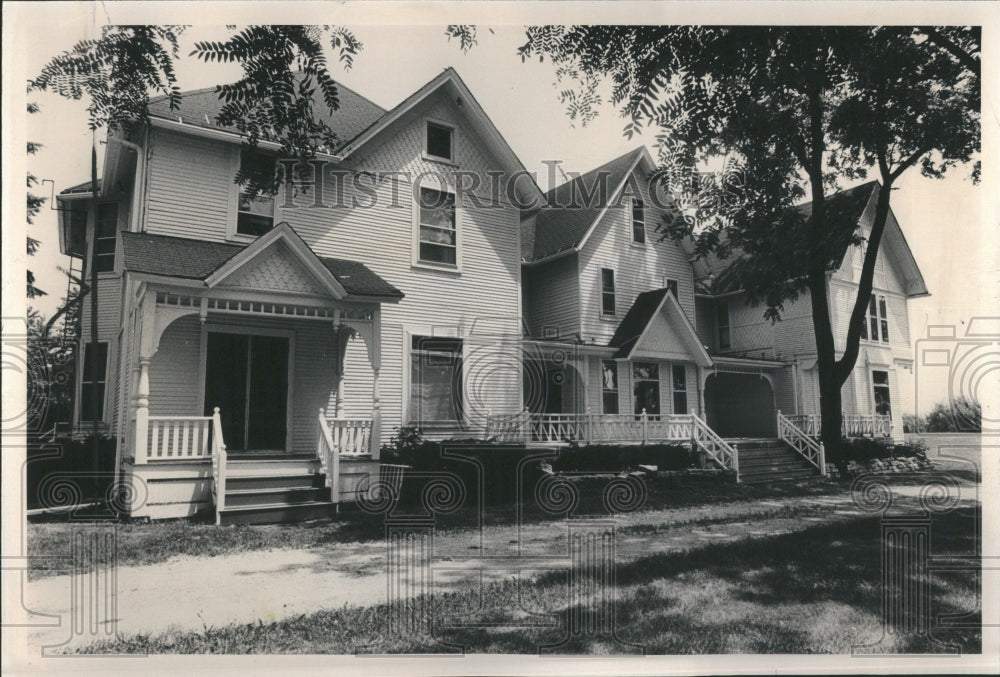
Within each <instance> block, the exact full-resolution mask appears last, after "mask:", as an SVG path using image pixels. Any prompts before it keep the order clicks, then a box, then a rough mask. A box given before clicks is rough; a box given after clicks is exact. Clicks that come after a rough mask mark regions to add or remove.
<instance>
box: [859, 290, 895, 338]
mask: <svg viewBox="0 0 1000 677" xmlns="http://www.w3.org/2000/svg"><path fill="white" fill-rule="evenodd" d="M861 338H863V339H871V340H872V341H882V342H883V343H888V342H889V313H888V308H887V307H886V300H885V297H884V296H879V297H877V298H876V297H875V294H872V295H871V298H870V299H869V300H868V312H867V313H865V322H864V324H862V325H861Z"/></svg>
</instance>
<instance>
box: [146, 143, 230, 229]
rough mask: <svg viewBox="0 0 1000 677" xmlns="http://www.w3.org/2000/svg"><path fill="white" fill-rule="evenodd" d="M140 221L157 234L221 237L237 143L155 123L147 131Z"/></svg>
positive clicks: (227, 209)
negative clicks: (148, 150)
mask: <svg viewBox="0 0 1000 677" xmlns="http://www.w3.org/2000/svg"><path fill="white" fill-rule="evenodd" d="M150 145H151V149H152V150H151V153H150V157H149V163H148V174H147V176H148V178H147V192H146V209H145V220H146V222H145V224H144V227H145V229H146V231H148V232H150V233H158V234H160V235H174V236H177V237H191V238H197V239H199V240H211V241H214V242H221V241H223V240H225V239H226V225H227V223H228V221H229V219H230V218H235V215H232V216H231V215H230V214H229V204H230V200H229V196H230V192H231V190H232V186H233V179H234V174H233V172H234V170H235V169H236V164H235V161H234V158H235V157H236V156H235V154H236V153H238V152H239V146H238V145H237V144H227V143H224V142H221V141H211V140H209V139H205V138H200V137H187V136H184V135H181V134H177V133H174V132H166V131H163V130H159V129H154V130H152V133H151V134H150Z"/></svg>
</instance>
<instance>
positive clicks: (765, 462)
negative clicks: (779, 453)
mask: <svg viewBox="0 0 1000 677" xmlns="http://www.w3.org/2000/svg"><path fill="white" fill-rule="evenodd" d="M812 467H815V466H813V465H812V464H811V463H809V461H807V460H805V459H804V458H802V457H801V456H799V457H797V458H791V457H788V456H783V457H781V458H770V459H753V460H747V459H745V458H741V459H740V470H741V471H743V470H751V469H757V468H812Z"/></svg>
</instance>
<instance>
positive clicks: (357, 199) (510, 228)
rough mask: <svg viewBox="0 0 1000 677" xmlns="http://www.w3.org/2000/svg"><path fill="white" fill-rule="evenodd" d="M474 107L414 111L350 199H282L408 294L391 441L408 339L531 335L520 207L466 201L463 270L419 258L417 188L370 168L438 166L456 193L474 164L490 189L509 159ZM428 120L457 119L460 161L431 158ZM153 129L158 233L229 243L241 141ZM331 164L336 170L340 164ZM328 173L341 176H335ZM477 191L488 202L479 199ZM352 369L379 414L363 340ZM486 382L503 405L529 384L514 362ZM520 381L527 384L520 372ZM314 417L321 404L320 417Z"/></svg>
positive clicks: (398, 343)
mask: <svg viewBox="0 0 1000 677" xmlns="http://www.w3.org/2000/svg"><path fill="white" fill-rule="evenodd" d="M463 115H464V114H463V113H462V112H461V111H460V110H458V109H457V108H455V107H454V105H453V104H452V103H451V102H450V101H448V100H446V99H445V97H444V96H441V97H438V98H437V99H435V100H434V101H432V102H429V103H428V104H427V105H426V106H424V107H423V108H422V109H420V110H416V111H413V112H412V113H411V114H410V115H409V116H408V117H407V118H406V119H404V120H402V121H400V122H399V123H398V124H397V125H396V126H395V128H394V129H392V130H389V131H388V132H387V133H386V134H385V135H384V137H383V141H382V142H380V144H379V145H378V146H374V145H373V146H372V147H370V148H366V149H365V153H364V157H360V158H355V159H354V163H355V164H354V165H353V166H352V169H353V173H349V174H348V175H347V177H346V179H345V180H342V181H341V182H340V185H341V186H342V188H343V192H342V193H341V194H340V195H339V196H338V195H337V194H336V191H335V190H333V189H332V188H328V190H327V191H326V192H325V196H324V203H325V204H326V205H327V206H325V207H318V208H317V207H315V206H313V204H314V201H315V198H316V194H315V192H313V193H311V194H308V195H303V196H299V197H297V198H295V200H294V201H293V202H292V203H289V204H283V203H284V202H285V199H284V198H285V196H284V195H281V196H279V197H278V199H277V202H278V206H279V207H278V209H279V216H278V218H279V219H280V220H284V221H287V222H288V223H289V224H290V225H291V226H292V227H293V228H294V229H295V230H296V232H297V233H298V234H299V235H300V236H302V238H303V239H304V240H305V241H306V242H307V243H308V244H309V246H310V247H312V248H313V249H314V251H316V252H317V254H319V255H321V256H331V257H339V258H346V259H352V260H356V261H361V262H363V263H365V265H367V266H368V267H369V268H371V269H372V270H373V271H374V272H375V273H377V274H378V275H380V276H381V277H383V278H384V279H385V280H387V281H388V282H389V283H390V284H392V285H394V286H396V287H397V288H398V289H400V290H401V291H403V293H404V294H405V295H406V297H405V298H404V299H403V300H402V301H401V302H400V303H398V304H386V305H384V306H383V314H382V369H381V373H380V389H381V393H380V395H381V405H382V411H383V426H382V433H383V439H388V437H389V436H390V435H391V434H392V429H393V427H394V426H396V425H399V423H400V422H401V421H402V420H403V419H402V415H403V412H404V411H405V409H406V402H405V399H406V398H405V384H406V382H407V379H408V374H406V364H407V361H406V360H407V346H406V345H405V344H406V342H407V340H408V339H407V336H408V335H409V334H418V335H424V334H427V335H432V334H438V335H440V334H446V335H457V336H462V337H466V338H468V336H469V335H470V334H471V333H473V332H478V333H479V334H487V335H490V336H493V337H498V336H500V337H520V335H521V315H520V313H521V308H520V305H521V304H520V277H521V271H520V242H519V239H520V233H519V227H520V211H519V209H518V208H516V207H515V206H513V205H510V204H507V203H506V202H504V201H501V202H499V203H497V204H489V203H488V200H487V198H488V191H487V190H485V189H480V190H479V191H477V192H476V193H475V195H473V194H471V192H469V191H467V192H466V193H465V194H463V196H462V197H463V199H462V201H461V204H460V205H459V209H458V213H459V215H458V221H459V225H458V228H459V240H460V247H461V263H462V265H461V271H460V272H448V271H441V270H431V269H427V268H423V267H417V266H411V260H412V258H413V257H412V254H413V251H412V249H413V239H414V238H413V233H414V230H413V224H414V199H413V196H414V192H415V187H414V185H413V184H412V183H411V182H410V180H409V177H406V176H395V177H392V178H384V179H383V180H382V181H381V182H378V181H376V180H375V179H374V178H371V179H370V180H369V177H370V176H371V175H369V174H361V172H410V177H413V176H416V175H417V174H419V173H421V172H436V173H437V174H439V175H440V177H441V179H442V182H443V183H444V184H445V185H447V186H448V187H451V188H452V189H454V187H455V185H456V180H462V179H461V176H459V177H457V179H456V177H455V176H454V175H453V172H454V171H462V172H472V173H475V174H477V175H478V176H479V177H482V178H483V182H484V184H485V185H488V184H489V181H488V174H487V172H490V171H492V172H496V171H497V170H499V167H500V165H499V163H498V162H497V161H496V160H495V159H493V158H492V157H490V155H489V154H488V153H487V152H485V151H484V150H482V148H483V144H481V143H479V142H478V140H477V136H476V134H475V133H474V132H473V131H472V129H471V127H470V126H469V125H468V124H467V123H466V122H465V119H464V117H463ZM425 117H433V118H435V119H437V120H443V121H445V122H449V123H451V124H454V125H455V136H454V150H455V163H454V165H452V164H448V163H440V162H435V161H432V160H426V159H424V158H423V157H422V155H423V137H424V120H425ZM153 137H154V138H153V153H152V158H151V160H150V163H149V189H148V194H147V209H146V224H145V225H146V229H147V230H148V231H149V232H151V233H160V234H165V235H175V236H181V237H193V238H200V239H205V240H214V241H222V240H224V239H225V237H226V230H227V222H228V221H229V220H230V219H233V218H235V215H234V214H230V213H229V212H230V207H229V195H230V192H231V190H230V186H231V185H232V180H233V175H232V172H233V170H234V165H233V158H234V157H235V156H234V155H233V153H235V152H238V150H237V149H238V146H236V144H230V145H226V144H224V143H216V142H212V141H209V140H205V139H193V138H192V139H186V138H184V137H182V136H181V135H178V134H175V133H165V132H161V131H156V132H155V133H154V134H153ZM329 170H330V171H331V172H332V168H329ZM327 178H328V179H332V174H328V175H327ZM465 181H468V179H466V180H465ZM359 183H360V184H361V185H358V184H359ZM328 185H334V182H333V181H332V180H331V181H330V182H329V184H328ZM466 185H468V184H467V183H466ZM503 185H504V184H503V183H502V182H501V186H503ZM476 197H478V198H480V203H479V204H477V202H476V200H475V198H476ZM338 198H339V199H338ZM372 202H374V204H373V205H372ZM483 203H486V204H483ZM351 205H357V206H354V207H352V206H351ZM369 205H371V206H369ZM472 343H473V342H472V341H470V342H469V344H470V345H471V344H472ZM506 345H508V347H509V350H506V352H504V355H505V356H506V355H507V354H508V353H511V352H513V353H515V354H517V355H519V352H518V350H519V349H518V348H517V347H516V345H515V344H510V343H508V344H506ZM511 346H513V347H511ZM469 350H471V348H467V352H468V351H469ZM467 359H468V354H467ZM518 359H519V358H518ZM506 361H508V360H506V359H505V362H506ZM346 367H347V369H348V370H350V373H351V374H352V375H353V376H355V377H356V378H357V380H356V381H355V383H356V385H355V386H351V387H350V388H349V389H348V392H347V395H348V397H347V398H346V399H347V400H348V405H347V406H348V411H350V412H353V413H356V414H358V415H361V414H362V412H363V413H364V415H365V416H369V415H370V411H371V388H370V380H369V379H370V375H369V376H365V373H366V371H367V372H369V374H370V367H369V365H368V360H367V356H366V354H365V352H364V351H363V350H358V349H356V348H355V347H353V346H352V348H351V350H350V351H349V356H348V361H347V364H346ZM483 371H484V372H485V370H483ZM482 378H484V379H485V380H486V382H485V383H482V384H476V385H475V387H476V388H479V389H485V390H490V391H491V395H490V396H489V397H488V398H487V399H488V400H489V402H490V404H491V405H492V406H491V409H492V410H493V411H494V412H513V411H517V410H518V409H519V408H520V403H521V393H520V386H519V385H516V386H515V387H513V388H511V387H509V386H510V383H511V379H512V377H511V375H510V371H509V370H508V369H502V370H498V371H497V373H494V374H488V373H484V374H483V375H482ZM515 380H518V381H519V376H518V377H516V379H515ZM346 383H351V380H350V379H348V381H347V382H346ZM318 406H319V405H317V407H318ZM314 415H315V411H314V410H313V409H312V407H310V411H309V416H310V417H314Z"/></svg>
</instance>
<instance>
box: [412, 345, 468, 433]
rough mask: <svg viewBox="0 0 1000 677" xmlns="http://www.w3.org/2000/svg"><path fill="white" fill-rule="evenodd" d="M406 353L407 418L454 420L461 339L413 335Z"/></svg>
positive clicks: (458, 406) (457, 410) (458, 403)
mask: <svg viewBox="0 0 1000 677" xmlns="http://www.w3.org/2000/svg"><path fill="white" fill-rule="evenodd" d="M411 346H412V348H413V350H412V352H411V356H410V362H411V369H410V375H411V379H410V407H411V418H412V419H413V420H416V421H445V420H447V421H454V420H458V418H459V413H460V411H461V383H462V341H461V339H447V338H434V337H428V336H414V337H413V338H412V343H411Z"/></svg>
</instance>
